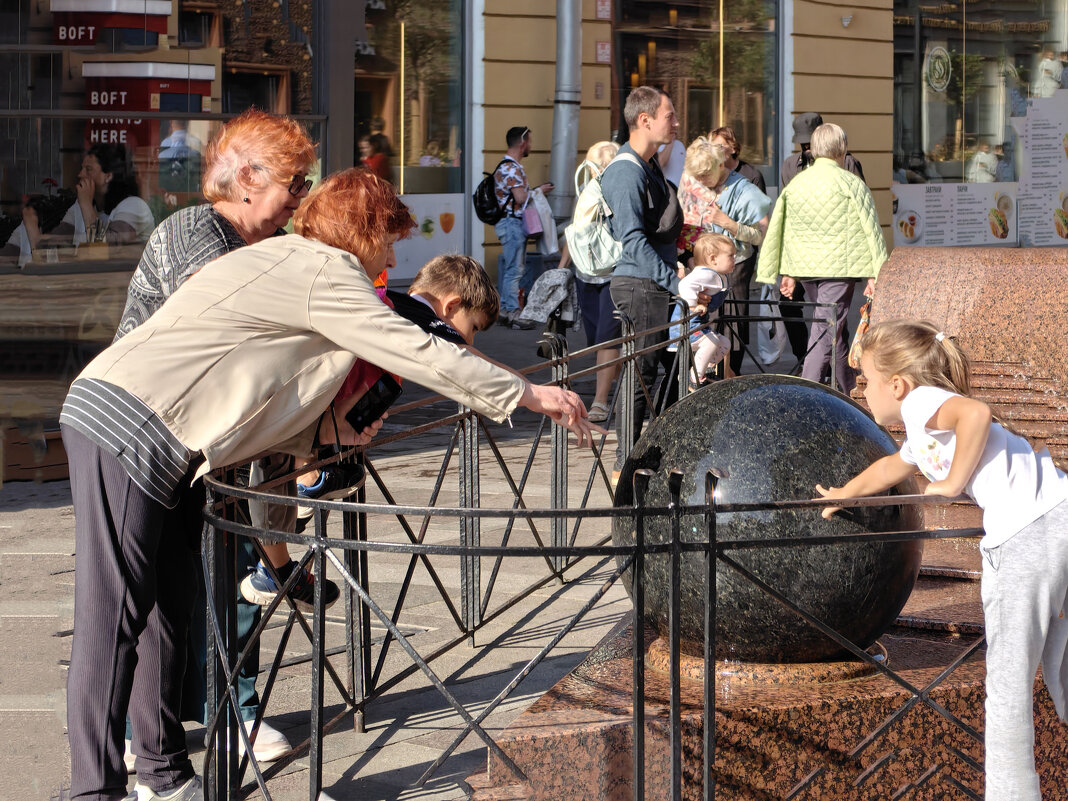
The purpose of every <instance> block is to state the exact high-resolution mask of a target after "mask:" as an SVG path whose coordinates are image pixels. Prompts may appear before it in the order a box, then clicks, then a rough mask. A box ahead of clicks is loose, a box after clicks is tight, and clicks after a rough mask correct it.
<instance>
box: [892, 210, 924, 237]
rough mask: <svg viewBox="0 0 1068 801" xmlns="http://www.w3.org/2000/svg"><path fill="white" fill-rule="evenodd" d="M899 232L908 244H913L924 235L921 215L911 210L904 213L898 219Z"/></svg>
mask: <svg viewBox="0 0 1068 801" xmlns="http://www.w3.org/2000/svg"><path fill="white" fill-rule="evenodd" d="M897 230H898V231H900V232H901V237H902V239H903V241H904V242H905V243H906V244H912V243H913V242H916V241H917V240H918V239H919V238H920V234H921V233H922V229H921V221H920V215H919V214H917V213H916V212H914V211H911V210H909V209H905V210H904V211H902V212H901V213H900V214H899V215H898V218H897Z"/></svg>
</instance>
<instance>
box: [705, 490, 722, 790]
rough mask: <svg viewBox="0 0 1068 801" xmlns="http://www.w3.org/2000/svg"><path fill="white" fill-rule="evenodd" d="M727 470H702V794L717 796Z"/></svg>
mask: <svg viewBox="0 0 1068 801" xmlns="http://www.w3.org/2000/svg"><path fill="white" fill-rule="evenodd" d="M725 477H726V474H725V473H723V472H721V471H719V470H716V469H712V470H709V471H708V472H707V473H705V532H706V533H707V535H708V547H707V550H706V551H705V571H706V574H705V710H704V725H703V730H704V733H705V743H704V782H703V784H704V798H705V801H715V799H716V777H715V767H716V591H717V588H716V566H717V562H718V560H717V559H716V554H717V550H716V483H717V482H718V481H719V479H721V478H725Z"/></svg>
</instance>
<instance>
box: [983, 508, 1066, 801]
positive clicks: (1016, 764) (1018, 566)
mask: <svg viewBox="0 0 1068 801" xmlns="http://www.w3.org/2000/svg"><path fill="white" fill-rule="evenodd" d="M982 595H983V615H984V617H985V620H986V639H987V649H986V801H1039V799H1040V798H1041V793H1040V792H1039V783H1038V774H1037V773H1036V772H1035V725H1034V711H1033V710H1034V698H1033V696H1034V692H1033V688H1034V683H1035V671H1036V670H1037V668H1038V665H1039V661H1040V660H1041V663H1042V675H1043V677H1044V678H1045V681H1046V687H1047V688H1048V689H1049V694H1050V695H1051V696H1052V697H1053V703H1054V704H1055V706H1056V708H1057V714H1058V715H1060V717H1061V719H1062V720H1068V698H1066V688H1068V501H1066V502H1063V503H1061V504H1060V505H1059V506H1056V507H1054V508H1053V509H1051V510H1050V511H1049V512H1047V513H1046V514H1045V515H1043V516H1042V517H1040V518H1039V519H1038V520H1036V521H1035V522H1034V523H1031V524H1030V525H1028V526H1027V527H1026V528H1024V529H1022V530H1021V531H1020V532H1019V533H1017V534H1015V535H1014V536H1013V537H1012V539H1010V540H1009V541H1008V542H1006V543H1004V544H1002V545H1000V546H998V547H997V548H991V549H983V583H982ZM1046 790H1047V797H1048V798H1050V799H1052V798H1055V797H1059V796H1057V795H1056V794H1055V793H1056V792H1059V791H1055V790H1054V789H1053V788H1049V787H1047V788H1046ZM1062 790H1063V788H1062Z"/></svg>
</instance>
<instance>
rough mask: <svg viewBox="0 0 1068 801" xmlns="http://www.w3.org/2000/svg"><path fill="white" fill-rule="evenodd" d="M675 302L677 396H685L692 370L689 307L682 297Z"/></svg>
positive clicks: (669, 332) (699, 378)
mask: <svg viewBox="0 0 1068 801" xmlns="http://www.w3.org/2000/svg"><path fill="white" fill-rule="evenodd" d="M676 303H677V304H678V305H679V307H680V309H681V314H680V315H679V331H678V332H679V336H680V337H681V339H680V340H679V341H678V342H676V343H675V363H676V364H678V373H677V376H676V377H677V379H678V382H679V398H680V399H681V398H685V397H686V395H687V394H689V391H690V375H691V373H692V372H693V349H692V348H691V347H690V336H689V333H688V331H689V328H690V307H689V306H688V305H686V301H685V300H683V299H682V298H677V299H676ZM668 334H669V337H668V338H669V339H670V338H671V336H670V334H671V331H670V329H669V330H668ZM697 380H698V381H700V380H701V376H697Z"/></svg>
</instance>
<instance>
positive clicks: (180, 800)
mask: <svg viewBox="0 0 1068 801" xmlns="http://www.w3.org/2000/svg"><path fill="white" fill-rule="evenodd" d="M123 801H204V786H203V785H202V784H201V783H200V777H199V776H194V777H193V778H192V779H190V780H189V781H187V782H186V783H185V784H183V785H182V786H181V787H176V788H175V789H173V790H171V791H170V792H169V793H156V792H153V791H152V789H151V788H150V787H148V786H147V785H144V784H141V782H138V783H137V784H135V785H134V791H133V792H132V793H130V794H129V795H128V796H126V798H124V799H123Z"/></svg>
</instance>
